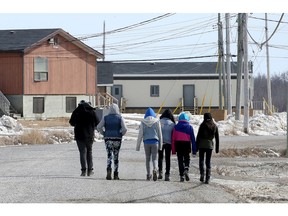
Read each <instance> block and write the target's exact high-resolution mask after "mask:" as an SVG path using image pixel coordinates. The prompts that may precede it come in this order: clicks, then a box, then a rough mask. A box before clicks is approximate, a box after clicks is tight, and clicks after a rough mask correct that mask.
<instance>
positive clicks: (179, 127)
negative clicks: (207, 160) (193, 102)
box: [172, 112, 197, 182]
mask: <svg viewBox="0 0 288 216" xmlns="http://www.w3.org/2000/svg"><path fill="white" fill-rule="evenodd" d="M189 120H190V119H189V117H188V115H187V114H186V113H184V112H182V113H181V114H180V115H179V118H178V123H177V124H176V125H175V126H174V129H173V132H172V154H175V153H176V152H177V159H178V166H179V175H180V182H184V176H185V179H186V181H189V180H190V178H189V174H188V172H189V165H190V153H191V150H192V154H193V156H194V157H195V156H196V153H197V149H196V143H195V135H194V130H193V127H192V125H191V124H190V123H189Z"/></svg>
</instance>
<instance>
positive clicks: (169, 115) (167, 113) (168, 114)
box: [160, 109, 175, 124]
mask: <svg viewBox="0 0 288 216" xmlns="http://www.w3.org/2000/svg"><path fill="white" fill-rule="evenodd" d="M162 118H168V119H170V120H171V121H172V122H173V123H174V124H175V119H174V116H173V113H172V111H171V110H170V109H165V110H164V112H163V113H162V115H161V116H160V119H162Z"/></svg>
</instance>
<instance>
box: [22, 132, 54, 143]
mask: <svg viewBox="0 0 288 216" xmlns="http://www.w3.org/2000/svg"><path fill="white" fill-rule="evenodd" d="M18 142H19V143H21V144H52V142H51V141H50V139H49V138H48V137H47V136H46V135H45V133H43V132H42V131H40V130H34V129H33V130H30V131H27V132H24V134H23V135H20V136H19V137H18Z"/></svg>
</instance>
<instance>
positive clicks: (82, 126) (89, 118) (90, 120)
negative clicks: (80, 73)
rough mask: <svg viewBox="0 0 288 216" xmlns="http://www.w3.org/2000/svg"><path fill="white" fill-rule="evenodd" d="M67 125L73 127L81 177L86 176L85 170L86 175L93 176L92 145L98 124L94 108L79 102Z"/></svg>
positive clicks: (88, 103) (84, 102)
mask: <svg viewBox="0 0 288 216" xmlns="http://www.w3.org/2000/svg"><path fill="white" fill-rule="evenodd" d="M69 123H70V125H71V126H74V137H75V140H76V142H77V146H78V150H79V153H80V164H81V176H86V170H87V168H88V170H87V175H88V176H90V175H93V174H94V172H93V157H92V145H93V141H94V136H95V134H94V132H95V129H96V127H97V125H98V123H99V119H98V117H97V115H96V112H95V108H93V107H92V106H91V104H90V102H86V101H84V100H81V102H80V103H79V104H78V107H77V108H76V109H75V110H74V111H73V113H72V115H71V118H70V120H69Z"/></svg>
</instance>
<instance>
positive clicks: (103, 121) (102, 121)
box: [97, 116, 105, 135]
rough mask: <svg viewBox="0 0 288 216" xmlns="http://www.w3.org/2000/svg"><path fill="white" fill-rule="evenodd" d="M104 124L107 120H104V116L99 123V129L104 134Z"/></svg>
mask: <svg viewBox="0 0 288 216" xmlns="http://www.w3.org/2000/svg"><path fill="white" fill-rule="evenodd" d="M104 125H105V120H104V116H103V117H102V119H101V121H100V122H99V124H98V125H97V131H98V132H99V133H100V134H102V135H104V130H103V129H104Z"/></svg>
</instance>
